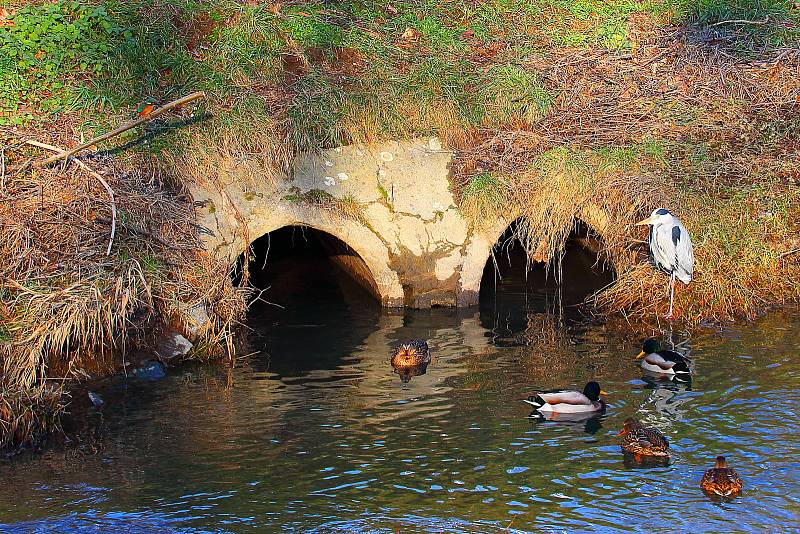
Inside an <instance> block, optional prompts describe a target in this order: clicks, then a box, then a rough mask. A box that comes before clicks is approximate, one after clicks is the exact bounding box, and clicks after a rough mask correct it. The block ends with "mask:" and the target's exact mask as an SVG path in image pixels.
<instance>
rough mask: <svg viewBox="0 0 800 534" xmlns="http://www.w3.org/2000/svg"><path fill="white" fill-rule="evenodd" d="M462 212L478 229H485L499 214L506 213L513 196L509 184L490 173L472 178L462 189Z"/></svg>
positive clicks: (460, 204) (460, 205) (460, 203)
mask: <svg viewBox="0 0 800 534" xmlns="http://www.w3.org/2000/svg"><path fill="white" fill-rule="evenodd" d="M460 189H461V191H460V193H461V199H460V202H459V208H460V210H461V212H462V213H463V214H464V216H465V217H467V219H468V220H470V221H471V222H472V225H473V226H475V227H477V228H481V229H483V228H484V225H485V224H487V223H490V222H491V221H492V218H493V217H495V216H496V215H497V214H498V213H503V212H504V211H506V209H507V206H508V198H509V195H510V194H511V193H510V191H509V186H508V184H506V183H504V182H503V181H501V180H500V179H498V178H497V177H495V176H493V175H492V174H491V173H489V172H482V173H479V174H476V175H474V176H471V177H470V178H469V179H468V181H467V182H466V183H465V184H464V185H462V187H461V188H460Z"/></svg>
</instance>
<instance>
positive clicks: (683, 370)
mask: <svg viewBox="0 0 800 534" xmlns="http://www.w3.org/2000/svg"><path fill="white" fill-rule="evenodd" d="M636 359H637V360H638V359H641V360H642V369H644V370H645V371H649V372H651V373H655V374H658V375H663V376H669V377H670V378H675V379H676V380H684V381H686V380H691V378H692V370H691V367H690V364H691V360H690V359H689V358H687V357H686V356H684V355H682V354H680V353H678V352H675V351H674V350H662V349H661V345H659V343H658V341H656V340H655V339H653V338H650V339H647V340H645V342H644V344H643V345H642V351H641V352H640V353H639V354H637V355H636Z"/></svg>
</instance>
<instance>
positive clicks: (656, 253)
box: [650, 224, 677, 273]
mask: <svg viewBox="0 0 800 534" xmlns="http://www.w3.org/2000/svg"><path fill="white" fill-rule="evenodd" d="M650 252H652V253H653V260H654V261H655V262H656V266H657V267H658V268H659V269H661V270H663V271H666V272H668V273H671V272H672V271H674V270H675V267H676V257H677V256H676V253H675V243H674V242H673V241H672V225H670V224H657V225H655V226H653V234H652V239H651V240H650Z"/></svg>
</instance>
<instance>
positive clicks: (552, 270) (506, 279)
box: [480, 223, 614, 345]
mask: <svg viewBox="0 0 800 534" xmlns="http://www.w3.org/2000/svg"><path fill="white" fill-rule="evenodd" d="M515 224H516V223H515ZM514 232H515V228H514V224H512V225H511V226H510V227H509V228H508V229H507V230H506V232H505V233H504V234H503V235H502V236H501V237H500V239H499V240H498V242H497V245H496V246H495V248H494V250H493V255H492V257H490V258H489V260H488V261H487V262H486V266H485V267H484V270H483V278H482V280H481V288H480V313H481V324H482V325H483V326H484V327H486V328H487V329H490V330H492V331H493V332H494V333H495V335H496V337H495V342H496V343H497V344H500V345H503V344H514V343H518V342H520V340H519V339H518V338H517V336H515V334H518V333H521V332H525V331H526V330H528V329H529V328H531V326H532V325H535V324H536V323H537V322H540V321H541V319H540V318H539V317H537V316H539V315H542V314H549V315H552V316H555V317H557V318H559V323H561V322H562V320H563V321H566V322H567V323H576V322H579V321H581V320H583V319H584V316H583V315H582V313H581V304H582V303H584V301H585V300H586V298H587V297H589V296H591V295H592V294H594V293H595V292H597V291H599V290H601V289H603V288H604V287H606V286H607V285H608V284H610V283H612V282H613V281H614V272H613V269H611V267H609V266H607V265H606V264H605V263H604V262H603V261H601V260H600V258H599V257H598V253H597V250H599V241H598V239H597V238H594V237H592V236H591V235H590V232H589V228H588V227H587V226H586V225H584V224H582V223H579V224H578V225H577V226H576V229H575V230H574V231H573V232H572V234H571V235H570V237H569V239H568V241H567V244H566V247H565V250H564V254H563V256H562V257H561V261H560V262H558V261H555V262H553V263H552V264H551V265H550V266H548V265H546V264H544V263H541V262H531V261H529V260H528V256H527V254H526V253H525V250H524V247H523V245H522V243H521V242H520V241H519V240H518V239H516V238H515V237H514Z"/></svg>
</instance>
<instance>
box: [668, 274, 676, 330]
mask: <svg viewBox="0 0 800 534" xmlns="http://www.w3.org/2000/svg"><path fill="white" fill-rule="evenodd" d="M674 300H675V273H674V272H673V273H672V275H671V276H670V279H669V313H668V314H667V319H672V302H673V301H674Z"/></svg>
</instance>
